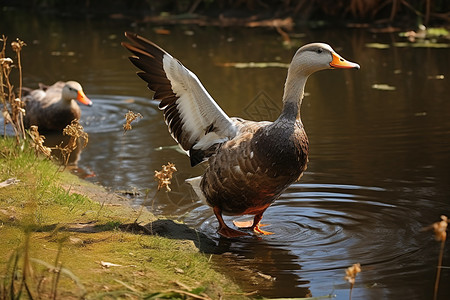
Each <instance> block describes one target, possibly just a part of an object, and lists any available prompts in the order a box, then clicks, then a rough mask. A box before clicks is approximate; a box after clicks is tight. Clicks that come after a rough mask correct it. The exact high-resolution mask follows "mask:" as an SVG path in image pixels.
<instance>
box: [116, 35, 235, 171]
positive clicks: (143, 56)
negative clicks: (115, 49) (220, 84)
mask: <svg viewBox="0 0 450 300" xmlns="http://www.w3.org/2000/svg"><path fill="white" fill-rule="evenodd" d="M125 36H126V37H127V38H128V40H129V42H123V43H122V45H123V46H124V47H125V48H127V49H128V50H129V51H131V52H132V53H133V54H134V56H131V57H130V61H131V62H132V63H133V64H134V65H135V66H136V67H138V68H139V69H141V70H142V71H140V72H138V73H137V75H138V76H139V77H141V78H142V79H143V80H144V81H146V82H147V83H148V88H149V89H150V90H152V91H154V92H155V95H154V99H155V100H159V101H160V103H159V108H160V109H161V110H163V111H164V120H165V122H166V124H167V126H168V128H169V132H170V133H171V135H172V137H173V138H174V139H175V140H176V141H177V142H178V144H180V146H181V147H182V148H183V149H184V150H185V151H186V152H188V154H189V156H190V157H191V165H192V166H194V165H196V164H198V163H200V162H202V161H204V160H206V158H207V157H208V156H209V155H211V154H212V152H214V151H213V150H215V149H216V148H217V146H218V145H220V144H221V143H223V142H225V141H227V140H230V139H232V138H233V137H234V136H235V135H236V132H237V127H236V126H235V123H234V122H233V121H232V120H231V119H230V118H229V117H228V116H227V115H226V114H225V112H224V111H223V110H222V109H221V108H220V107H219V106H218V105H217V103H216V102H215V101H214V99H213V98H212V97H211V96H210V95H209V93H208V92H207V91H206V89H205V88H204V87H203V85H202V84H201V82H200V81H199V79H198V78H197V76H196V75H195V74H194V73H192V72H191V71H190V70H188V69H187V68H186V67H185V66H183V65H182V64H181V62H179V61H178V60H177V59H175V58H173V57H172V56H171V55H170V54H169V53H167V52H166V51H164V50H163V49H161V48H160V47H159V46H157V45H156V44H154V43H153V42H151V41H149V40H147V39H145V38H143V37H141V36H139V35H137V34H134V33H129V32H126V33H125Z"/></svg>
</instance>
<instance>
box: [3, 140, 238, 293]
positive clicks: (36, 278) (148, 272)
mask: <svg viewBox="0 0 450 300" xmlns="http://www.w3.org/2000/svg"><path fill="white" fill-rule="evenodd" d="M19 148H20V147H17V146H16V142H15V140H12V139H3V138H1V139H0V182H1V183H0V186H1V187H0V240H1V243H0V299H13V297H16V296H25V298H33V299H37V298H45V299H46V298H54V299H70V298H73V299H78V298H87V299H97V298H99V299H101V298H103V297H106V298H122V297H123V298H130V297H131V298H132V299H134V298H137V299H139V298H144V297H148V298H147V299H156V298H164V297H167V298H170V299H188V298H192V299H195V298H197V299H209V298H212V299H219V298H221V297H223V298H225V299H229V298H232V299H239V298H242V299H243V298H245V297H244V296H242V294H240V291H239V288H238V287H237V286H236V285H235V284H234V283H233V282H231V281H230V279H228V278H226V277H225V276H224V275H222V274H220V273H218V272H216V271H215V270H214V269H213V264H212V262H211V261H210V256H209V255H205V254H202V253H200V252H199V251H198V248H197V247H196V246H195V245H194V242H192V241H191V240H183V239H174V238H172V239H169V238H164V237H160V236H157V235H152V234H150V232H149V231H150V230H151V229H150V230H149V229H148V227H147V229H145V228H144V227H141V226H136V224H135V223H134V221H135V220H136V218H137V217H138V216H139V221H140V222H141V224H146V223H150V222H151V221H154V220H155V219H156V218H155V217H154V216H153V215H151V214H150V213H148V212H145V211H144V212H143V213H142V214H140V212H139V211H136V210H134V209H132V208H131V207H129V206H128V205H126V202H125V201H123V200H121V198H120V197H119V196H117V195H113V194H110V193H108V192H107V191H105V190H104V189H102V188H100V187H97V186H94V185H92V184H89V183H86V182H83V181H81V180H79V179H78V178H77V177H75V176H73V175H71V174H69V173H68V172H61V170H60V168H59V167H58V166H56V165H55V164H53V163H52V162H50V161H48V160H46V159H42V158H38V157H36V155H35V154H34V152H33V151H32V150H31V149H29V148H28V146H27V145H24V146H23V147H22V148H23V150H20V149H19ZM227 295H228V296H227ZM231 295H233V296H232V297H231ZM152 297H153V298H152Z"/></svg>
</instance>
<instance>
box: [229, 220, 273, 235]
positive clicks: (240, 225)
mask: <svg viewBox="0 0 450 300" xmlns="http://www.w3.org/2000/svg"><path fill="white" fill-rule="evenodd" d="M233 224H234V225H235V226H236V227H238V228H241V229H248V230H253V232H255V233H257V234H264V235H270V234H273V232H270V231H265V230H261V228H260V227H264V226H268V225H269V224H259V223H258V224H256V225H255V226H254V225H253V224H254V221H233Z"/></svg>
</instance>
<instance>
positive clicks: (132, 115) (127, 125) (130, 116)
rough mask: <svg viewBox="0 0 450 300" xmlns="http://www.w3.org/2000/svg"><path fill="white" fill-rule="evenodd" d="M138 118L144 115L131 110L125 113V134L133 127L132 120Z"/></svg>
mask: <svg viewBox="0 0 450 300" xmlns="http://www.w3.org/2000/svg"><path fill="white" fill-rule="evenodd" d="M137 118H140V119H142V118H143V116H142V115H141V114H140V113H135V112H132V111H131V110H129V111H128V112H127V113H126V114H125V124H123V133H124V134H125V133H126V132H127V131H128V130H131V129H132V128H133V127H131V122H133V121H134V120H136V119H137Z"/></svg>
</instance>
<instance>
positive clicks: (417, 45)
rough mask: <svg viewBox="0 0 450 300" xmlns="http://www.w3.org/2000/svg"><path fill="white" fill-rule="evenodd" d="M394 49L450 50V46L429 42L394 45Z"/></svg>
mask: <svg viewBox="0 0 450 300" xmlns="http://www.w3.org/2000/svg"><path fill="white" fill-rule="evenodd" d="M394 46H395V47H399V48H404V47H412V48H439V49H440V48H450V44H447V43H434V42H429V41H423V42H415V43H404V42H402V43H394Z"/></svg>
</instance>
